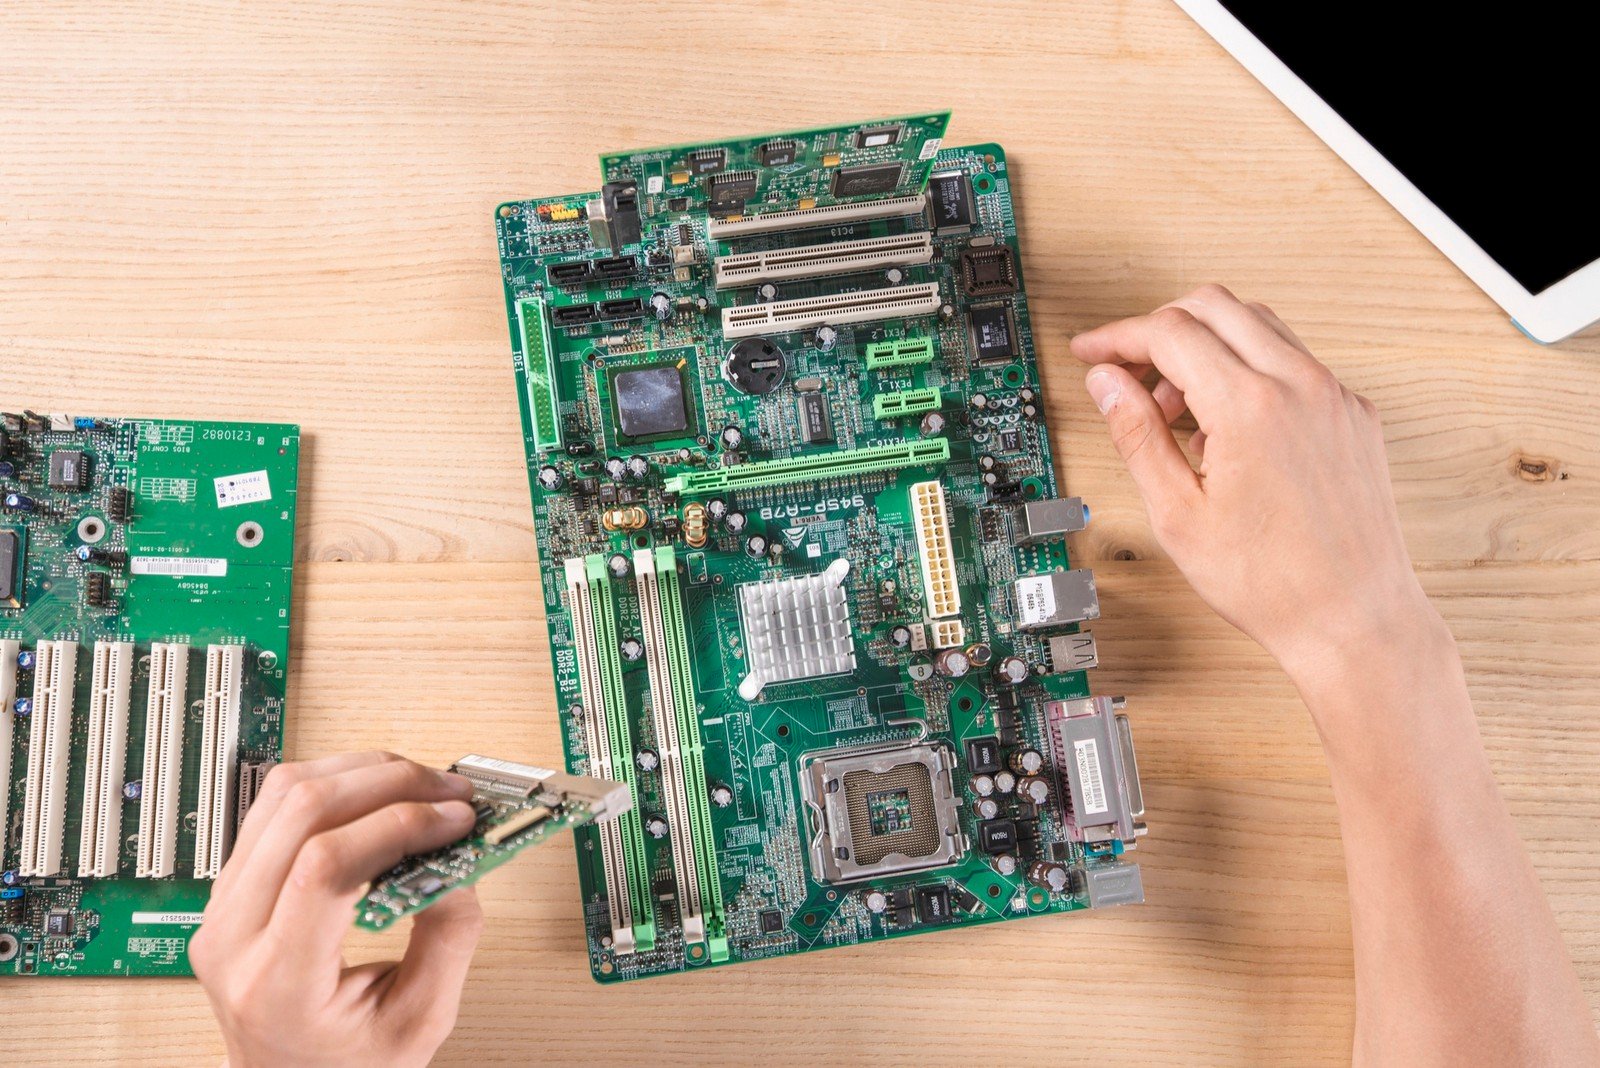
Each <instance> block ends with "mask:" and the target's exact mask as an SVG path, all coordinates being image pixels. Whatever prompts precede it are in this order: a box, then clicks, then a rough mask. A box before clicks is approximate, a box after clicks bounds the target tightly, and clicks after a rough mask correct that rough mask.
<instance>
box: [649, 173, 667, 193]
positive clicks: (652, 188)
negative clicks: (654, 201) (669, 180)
mask: <svg viewBox="0 0 1600 1068" xmlns="http://www.w3.org/2000/svg"><path fill="white" fill-rule="evenodd" d="M662 187H663V183H662V181H661V175H659V174H652V175H651V176H650V177H648V178H646V179H645V180H644V191H645V192H646V193H649V194H650V195H651V196H655V195H656V194H657V193H659V192H661V190H662Z"/></svg>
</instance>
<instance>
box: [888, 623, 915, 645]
mask: <svg viewBox="0 0 1600 1068" xmlns="http://www.w3.org/2000/svg"><path fill="white" fill-rule="evenodd" d="M889 644H890V645H892V646H894V647H895V648H896V649H906V648H909V647H910V645H911V628H910V627H907V626H905V625H903V624H902V625H900V626H897V627H892V628H890V630H889Z"/></svg>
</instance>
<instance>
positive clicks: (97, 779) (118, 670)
mask: <svg viewBox="0 0 1600 1068" xmlns="http://www.w3.org/2000/svg"><path fill="white" fill-rule="evenodd" d="M90 674H91V676H92V685H93V687H94V689H93V691H92V692H91V694H90V697H89V737H88V739H87V743H86V745H85V747H84V753H83V758H84V760H83V820H82V827H81V829H80V831H79V835H78V878H80V879H106V878H110V877H111V876H113V875H115V874H117V867H118V861H119V859H120V856H121V853H122V781H123V777H124V767H125V765H126V763H127V758H128V706H129V703H130V702H131V700H132V697H133V694H132V693H131V689H132V680H133V643H132V642H95V645H94V668H93V670H92V671H91V673H90Z"/></svg>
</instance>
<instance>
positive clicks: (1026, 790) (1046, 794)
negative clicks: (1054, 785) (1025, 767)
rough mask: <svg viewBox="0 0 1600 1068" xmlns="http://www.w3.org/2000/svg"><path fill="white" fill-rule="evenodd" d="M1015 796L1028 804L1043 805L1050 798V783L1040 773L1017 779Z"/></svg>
mask: <svg viewBox="0 0 1600 1068" xmlns="http://www.w3.org/2000/svg"><path fill="white" fill-rule="evenodd" d="M1017 797H1018V798H1019V799H1020V800H1023V801H1026V802H1027V803H1028V804H1030V805H1043V804H1044V803H1045V802H1047V801H1049V800H1050V783H1049V782H1047V781H1046V780H1045V778H1044V777H1043V776H1041V775H1030V776H1028V777H1027V778H1026V779H1021V780H1018V782H1017Z"/></svg>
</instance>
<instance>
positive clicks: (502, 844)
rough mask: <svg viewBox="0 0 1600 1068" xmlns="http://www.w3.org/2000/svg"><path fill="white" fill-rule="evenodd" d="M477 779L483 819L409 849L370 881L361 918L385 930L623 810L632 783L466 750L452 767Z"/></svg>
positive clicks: (360, 921) (363, 923)
mask: <svg viewBox="0 0 1600 1068" xmlns="http://www.w3.org/2000/svg"><path fill="white" fill-rule="evenodd" d="M450 770H451V771H453V772H455V773H456V774H457V775H464V776H466V777H467V778H468V779H471V780H472V784H473V787H474V790H473V795H472V804H473V806H474V807H475V808H476V809H477V810H478V822H477V825H476V826H475V827H473V829H472V833H471V834H469V835H468V836H467V837H465V838H463V839H462V840H461V841H459V842H456V843H455V844H454V845H449V846H445V847H444V848H443V849H439V850H436V851H434V852H432V853H428V854H425V855H423V856H420V857H407V858H406V859H405V860H403V861H401V862H400V864H399V865H397V866H396V867H395V868H393V869H392V870H390V871H389V872H387V873H385V874H384V875H382V876H380V877H379V878H377V879H374V880H373V881H372V889H371V890H370V891H368V893H367V896H366V898H365V899H364V900H363V901H362V902H361V904H360V905H359V906H358V907H357V908H358V914H357V917H356V922H357V923H358V924H360V925H361V926H362V927H365V928H367V929H368V930H372V931H381V930H383V929H384V928H385V927H388V926H389V925H390V924H392V923H394V922H395V921H396V920H399V919H402V918H404V917H406V916H410V915H413V914H415V913H418V912H421V911H422V910H423V909H425V908H427V907H429V906H430V905H432V904H433V903H434V902H436V901H438V900H439V899H440V898H441V897H443V896H444V895H445V894H448V893H449V892H450V891H452V890H456V889H459V888H461V887H463V886H471V885H472V884H473V883H475V882H477V881H478V880H479V879H481V878H482V877H483V876H484V875H485V874H486V873H488V872H490V871H493V870H494V869H495V868H498V867H499V866H500V865H502V864H504V863H505V862H506V861H508V860H510V859H511V858H512V857H514V856H516V855H517V854H518V853H520V852H522V851H523V850H524V849H526V848H527V847H529V846H531V845H537V844H538V843H540V842H542V841H544V840H545V839H547V838H549V837H551V836H552V835H555V834H557V833H559V832H561V831H567V830H572V829H574V828H577V827H582V826H583V825H584V824H587V823H592V822H595V821H597V820H607V819H612V818H615V817H617V816H620V815H621V814H622V813H624V812H626V811H628V809H629V808H630V807H632V804H633V800H632V798H631V797H630V796H629V794H628V788H627V787H626V786H624V785H622V784H621V783H617V782H611V781H610V780H609V779H591V778H587V777H585V776H582V775H567V774H565V773H563V772H557V771H549V770H547V769H545V768H536V767H532V766H530V765H528V764H513V763H512V762H510V761H508V760H495V759H493V758H491V757H483V756H474V755H468V756H464V757H462V758H461V759H460V760H458V761H456V762H455V764H453V765H452V766H451V768H450Z"/></svg>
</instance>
